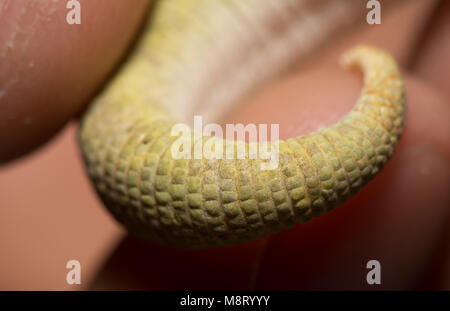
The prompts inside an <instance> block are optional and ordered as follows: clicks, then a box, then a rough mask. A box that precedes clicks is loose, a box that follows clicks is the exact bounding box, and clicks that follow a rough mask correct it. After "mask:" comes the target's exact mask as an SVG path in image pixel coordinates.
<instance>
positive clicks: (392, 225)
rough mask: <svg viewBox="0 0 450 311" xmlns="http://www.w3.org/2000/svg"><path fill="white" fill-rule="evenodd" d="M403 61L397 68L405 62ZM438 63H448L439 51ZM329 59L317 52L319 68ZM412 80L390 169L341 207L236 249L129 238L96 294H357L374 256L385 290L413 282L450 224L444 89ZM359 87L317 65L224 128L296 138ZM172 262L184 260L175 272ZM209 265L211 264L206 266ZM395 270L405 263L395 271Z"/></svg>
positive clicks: (332, 117) (351, 77) (341, 107)
mask: <svg viewBox="0 0 450 311" xmlns="http://www.w3.org/2000/svg"><path fill="white" fill-rule="evenodd" d="M384 38H386V37H384ZM386 41H389V40H386ZM393 41H395V40H393ZM397 48H398V47H397ZM330 50H333V49H332V48H330ZM398 50H400V51H402V48H398ZM404 54H405V55H406V54H408V53H404ZM404 54H403V53H400V54H399V55H400V58H401V57H402V56H401V55H404ZM330 55H333V53H330ZM435 57H436V56H435ZM404 58H405V59H403V60H402V59H400V62H401V63H402V62H403V63H404V64H408V63H411V61H408V60H407V58H408V57H404ZM418 59H419V60H420V57H419V58H418ZM437 59H441V60H442V62H443V63H444V64H446V63H445V55H442V57H441V58H437ZM335 60H336V59H335V58H333V57H332V56H329V57H328V58H327V56H324V58H323V59H320V60H318V63H327V62H328V63H333V62H335ZM414 75H415V74H407V79H406V84H407V92H408V94H409V102H408V107H409V109H408V115H407V126H406V128H405V132H404V135H403V138H402V141H401V145H400V146H399V148H398V150H397V153H396V155H395V156H394V158H393V159H392V161H391V162H392V163H389V164H388V166H387V167H386V168H385V171H384V172H383V173H382V174H381V175H380V176H379V177H377V178H376V179H375V180H374V182H373V183H372V184H370V185H369V186H368V187H367V189H364V190H363V191H362V192H361V193H360V194H359V195H358V196H357V197H356V198H355V199H353V200H351V201H350V202H348V203H347V204H346V205H345V206H343V207H341V208H339V209H337V210H336V211H334V212H333V213H331V214H330V215H329V216H327V217H326V218H324V219H317V220H316V221H314V222H311V223H310V224H308V225H299V226H297V227H296V228H295V229H293V230H290V231H287V232H285V233H282V234H280V235H277V236H275V237H272V238H269V239H268V240H259V241H256V242H254V243H251V244H245V245H240V246H237V247H234V248H225V249H219V250H205V251H199V252H189V251H180V250H170V249H165V248H160V247H156V246H153V245H148V244H144V243H141V242H137V241H135V240H134V239H132V238H127V239H126V240H125V242H124V243H122V244H121V246H120V247H119V248H118V250H117V252H116V253H115V255H114V256H112V258H111V260H110V261H109V262H108V264H106V265H105V269H104V270H103V272H102V273H101V274H100V275H99V277H98V279H97V281H96V283H95V284H96V285H97V288H159V289H161V288H165V289H170V288H179V289H183V288H190V289H192V288H203V289H205V288H211V286H213V287H215V288H237V287H239V288H249V287H252V288H265V289H268V288H271V289H273V288H286V289H295V288H359V287H361V278H363V277H364V275H365V274H364V273H365V271H366V270H365V268H364V264H365V262H366V261H367V260H366V259H367V258H372V257H374V258H380V261H381V262H382V265H383V267H386V268H383V269H386V274H387V276H386V283H387V284H386V287H387V288H399V287H400V288H408V287H412V286H417V284H414V283H415V281H417V277H418V274H421V273H420V272H421V271H418V269H425V268H426V266H427V265H426V263H427V262H428V261H429V260H432V257H433V256H432V255H433V254H434V251H435V250H437V249H439V245H440V243H443V242H442V241H440V238H439V237H440V236H441V234H440V233H441V231H442V230H443V228H444V227H445V219H447V218H448V212H447V210H446V206H447V205H448V202H449V198H448V194H447V188H446V185H448V182H449V180H448V169H449V168H448V165H449V164H448V158H449V152H448V137H446V136H445V134H446V133H448V125H447V124H446V120H447V117H448V115H449V111H448V106H447V105H446V104H447V102H448V101H447V99H446V97H445V96H444V95H442V94H441V93H442V92H440V91H439V90H435V89H434V88H433V86H430V85H429V83H428V82H427V81H423V80H422V79H420V78H418V77H416V76H414ZM447 81H448V80H447ZM360 86H361V81H360V77H359V76H358V75H357V74H354V73H349V72H345V71H343V70H340V69H336V68H332V67H326V66H324V67H314V71H312V70H310V71H303V72H299V73H297V74H295V75H294V76H291V77H289V78H286V79H284V80H281V81H278V82H277V83H275V84H274V85H273V86H271V87H269V88H267V89H266V90H265V91H264V92H263V93H261V94H259V95H256V96H255V97H254V98H253V99H252V100H250V101H249V102H248V103H247V104H246V105H243V106H242V108H241V109H242V110H240V111H235V112H234V113H233V115H230V116H228V117H225V118H224V119H226V120H224V122H230V121H233V122H235V121H241V122H244V123H245V122H254V123H260V122H269V123H280V129H281V130H282V132H281V135H282V136H283V137H288V136H293V135H298V134H302V133H304V131H310V130H313V129H315V127H317V126H318V125H319V124H331V123H333V122H334V121H336V120H337V119H338V118H339V117H340V116H342V115H343V114H344V113H345V112H347V111H348V110H349V109H350V107H351V105H352V104H353V103H354V100H355V99H356V97H357V95H358V92H359V90H360ZM301 89H304V90H307V91H299V90H301ZM330 102H333V103H334V104H333V106H332V107H330V104H329V103H330ZM280 103H282V104H283V105H284V106H283V107H284V108H285V109H280V108H279V107H280ZM299 103H302V104H301V105H299ZM423 103H427V104H426V105H424V104H423ZM274 107H276V109H275V108H274ZM256 108H257V109H256ZM294 116H295V119H294ZM293 123H298V127H297V126H295V127H292V126H290V125H292V124H293ZM288 126H290V127H288ZM380 193H382V194H383V195H382V196H380ZM410 193H414V195H410ZM408 199H409V200H408ZM429 202H433V204H431V205H430V206H428V205H429ZM446 217H447V218H446ZM412 228H414V229H412ZM424 233H426V234H424ZM308 237H309V238H308ZM393 237H394V238H393ZM417 241H420V243H418V244H417ZM399 245H401V246H402V247H398V246H399ZM137 258H139V260H138V259H137ZM167 258H170V260H169V261H168V260H167ZM179 258H183V264H182V265H178V266H179V267H180V269H179V270H178V269H173V267H176V266H177V264H179V263H180V262H179ZM330 258H332V259H333V260H330ZM211 262H215V266H214V267H211V268H209V269H211V270H205V269H206V268H205V266H207V265H210V263H211ZM405 262H406V263H408V264H407V265H405ZM258 263H259V264H258ZM155 265H157V266H158V267H161V266H163V267H164V266H166V267H167V268H171V269H168V270H170V271H172V272H171V273H167V271H165V270H164V269H161V270H162V271H164V273H161V274H158V273H159V272H158V271H155V270H153V269H150V268H149V267H150V266H155ZM283 267H286V269H283ZM399 267H404V268H403V271H401V273H399V272H398V268H399ZM199 271H202V273H198V272H199ZM206 271H207V272H206ZM254 271H259V272H257V273H255V272H254ZM383 271H384V270H383ZM389 271H391V272H392V273H389ZM205 272H206V273H205ZM394 272H395V273H394ZM383 273H384V272H383ZM255 275H256V277H255ZM361 275H362V276H361ZM383 275H384V274H383ZM389 276H390V277H391V278H393V277H394V276H395V279H389ZM119 279H120V281H119ZM330 280H332V282H330ZM241 286H242V287H241Z"/></svg>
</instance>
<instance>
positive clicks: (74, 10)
mask: <svg viewBox="0 0 450 311" xmlns="http://www.w3.org/2000/svg"><path fill="white" fill-rule="evenodd" d="M66 8H67V9H68V10H69V12H67V15H66V21H67V24H69V25H75V24H76V25H79V24H81V4H80V2H79V1H77V0H69V1H67V4H66Z"/></svg>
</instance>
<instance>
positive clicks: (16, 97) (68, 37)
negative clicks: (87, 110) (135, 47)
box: [0, 0, 149, 163]
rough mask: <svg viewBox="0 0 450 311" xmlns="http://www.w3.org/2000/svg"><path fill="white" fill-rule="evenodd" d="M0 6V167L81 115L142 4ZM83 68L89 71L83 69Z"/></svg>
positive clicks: (24, 1) (133, 28)
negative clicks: (74, 12) (76, 18)
mask: <svg viewBox="0 0 450 311" xmlns="http://www.w3.org/2000/svg"><path fill="white" fill-rule="evenodd" d="M66 3H67V1H62V0H59V1H51V0H43V1H28V0H18V1H16V0H14V1H9V0H5V1H1V2H0V25H1V26H0V107H1V114H0V145H1V146H2V148H1V149H0V163H1V162H6V161H8V160H11V159H13V158H16V157H18V156H20V155H23V154H25V153H26V152H29V151H31V150H33V149H34V148H36V147H37V146H39V145H41V144H43V143H44V142H46V141H47V140H48V139H49V138H51V137H52V135H54V134H55V133H56V132H58V131H59V130H60V129H61V128H62V127H63V126H64V125H65V124H66V123H67V122H68V120H69V119H70V118H72V117H73V116H74V115H76V114H78V113H80V111H81V110H82V108H83V103H86V102H87V101H88V100H89V99H90V98H91V97H92V96H93V95H94V94H95V93H96V92H97V91H98V89H99V88H100V87H101V86H102V83H103V81H104V80H105V79H107V77H108V75H109V74H111V72H112V71H113V70H114V69H115V67H116V66H117V64H118V63H119V62H120V60H121V58H122V57H123V56H124V54H125V52H126V51H127V49H128V48H129V46H130V43H131V42H132V40H133V38H134V37H135V35H136V32H137V30H138V28H139V26H140V25H141V22H142V19H143V17H144V15H145V12H146V7H147V6H148V5H149V1H147V0H134V1H127V3H125V2H124V1H122V0H96V1H89V0H87V1H86V0H84V1H83V0H82V1H80V3H81V6H82V10H83V11H82V12H83V14H82V21H81V24H80V25H75V26H74V25H69V24H68V23H67V22H66V14H67V12H68V10H67V9H66ZM86 68H89V71H87V70H86Z"/></svg>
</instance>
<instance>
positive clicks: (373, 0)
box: [366, 0, 381, 25]
mask: <svg viewBox="0 0 450 311" xmlns="http://www.w3.org/2000/svg"><path fill="white" fill-rule="evenodd" d="M366 8H367V9H370V11H369V12H368V13H367V16H366V21H367V24H369V25H374V24H376V25H379V24H381V3H380V1H378V0H369V1H367V4H366Z"/></svg>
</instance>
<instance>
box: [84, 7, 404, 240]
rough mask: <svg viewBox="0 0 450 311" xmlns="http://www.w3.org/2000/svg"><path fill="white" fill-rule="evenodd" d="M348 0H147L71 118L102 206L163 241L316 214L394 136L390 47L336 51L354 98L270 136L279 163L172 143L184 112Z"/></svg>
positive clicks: (325, 23)
mask: <svg viewBox="0 0 450 311" xmlns="http://www.w3.org/2000/svg"><path fill="white" fill-rule="evenodd" d="M349 2H351V1H347V0H346V1H315V0H314V1H301V0H300V1H297V0H295V1H294V0H286V1H280V0H245V1H243V0H222V1H220V0H185V1H181V0H164V1H159V2H158V3H157V4H156V7H155V9H154V13H153V15H152V18H151V21H150V23H149V25H148V26H147V29H145V31H144V34H143V36H142V38H141V40H140V43H139V44H138V46H137V49H136V50H135V51H134V53H133V55H132V56H131V58H130V59H129V61H128V62H127V63H126V64H125V66H124V67H123V68H122V69H121V72H120V73H119V74H118V75H117V76H116V77H115V78H114V79H113V80H112V81H111V83H110V84H109V86H108V87H107V89H106V90H105V91H104V92H103V93H102V94H101V95H100V96H99V97H98V98H97V99H96V100H95V102H94V104H93V105H92V106H91V108H90V109H89V111H88V112H87V113H86V115H85V116H84V118H83V121H82V124H81V128H80V137H79V140H80V145H81V149H82V153H83V157H84V160H85V163H86V167H87V170H88V174H89V176H90V178H91V179H92V181H93V183H94V185H95V187H96V190H97V192H98V193H99V195H100V196H101V198H102V200H103V202H104V203H105V205H106V207H107V208H108V210H109V211H110V212H111V213H112V214H113V215H114V217H115V218H116V219H117V220H118V221H119V222H121V223H122V224H123V225H124V226H125V227H126V228H127V229H128V230H129V232H130V233H132V234H135V235H137V236H139V237H141V238H144V239H146V240H149V241H152V242H155V243H159V244H163V245H168V246H176V247H187V248H198V247H211V246H222V245H233V244H236V243H240V242H244V241H249V240H252V239H254V238H257V237H263V236H266V235H267V234H270V233H276V232H279V231H281V230H283V229H285V228H288V227H292V226H294V225H295V224H296V223H297V222H306V221H308V220H310V219H311V218H312V217H315V216H319V215H321V214H323V213H326V212H327V211H330V210H332V209H333V208H334V207H336V206H339V205H341V204H342V203H343V202H344V201H346V200H347V199H348V198H350V197H351V196H352V195H354V194H356V193H357V192H358V191H359V190H360V189H361V188H362V187H363V186H364V185H365V184H367V183H368V182H369V181H370V180H371V179H372V178H373V177H374V176H375V175H376V174H377V173H378V172H379V171H380V170H381V168H382V167H383V166H384V165H385V163H386V162H387V161H388V159H389V158H390V157H391V155H392V153H393V151H394V148H395V146H396V144H397V141H398V139H399V136H400V134H401V131H402V127H403V122H404V111H405V92H404V86H403V82H402V79H401V76H400V72H399V69H398V67H397V65H396V63H395V61H394V60H393V58H392V57H391V56H389V55H388V54H386V53H385V52H383V51H380V50H378V49H376V48H372V47H368V46H363V45H362V46H358V47H355V48H353V49H352V50H350V51H349V52H347V53H346V54H345V55H344V57H343V62H344V63H345V64H346V65H350V66H356V67H358V68H361V69H362V71H363V73H364V87H363V89H362V91H361V95H360V97H359V99H358V101H357V103H356V106H355V107H354V108H353V109H352V110H351V111H350V112H349V113H348V114H347V115H346V116H345V117H344V118H343V119H342V120H341V121H340V122H338V123H337V124H335V125H333V126H331V127H329V128H325V129H322V130H320V131H317V132H314V133H311V134H309V135H306V136H301V137H297V138H290V139H287V140H284V141H280V142H279V165H278V168H277V169H274V170H261V169H260V164H261V163H262V160H259V159H255V160H250V159H245V160H220V159H213V160H208V159H193V160H190V159H181V160H177V159H174V158H172V153H171V146H172V144H173V142H174V141H175V140H176V139H177V138H178V137H176V136H172V135H171V129H172V126H173V125H175V124H177V123H178V122H180V121H185V120H187V119H189V116H191V118H192V114H193V113H194V112H196V111H205V114H206V115H208V117H209V118H213V117H214V116H217V115H215V114H214V113H217V112H216V111H219V112H221V111H223V109H224V107H225V106H224V105H225V104H226V103H229V102H237V101H238V100H239V99H241V98H242V96H244V95H246V94H248V92H249V91H251V90H254V89H255V88H256V87H259V86H260V85H262V84H263V83H265V82H267V81H268V79H270V78H271V77H273V76H275V75H276V74H278V73H280V72H282V70H285V69H287V68H288V66H289V64H290V63H291V61H292V60H293V59H295V57H296V56H306V55H308V53H311V52H313V51H314V50H315V49H317V47H318V46H319V44H321V43H323V42H325V41H326V40H327V39H328V38H330V36H332V35H333V34H334V33H335V31H336V30H339V29H341V28H343V27H344V26H345V25H346V24H348V21H349V20H351V19H355V18H361V16H364V15H361V14H363V13H362V12H360V11H359V12H357V11H355V10H354V9H353V6H351V5H347V4H348V3H349ZM346 3H347V4H346ZM336 4H338V6H336ZM308 27H309V28H308ZM305 29H307V30H306V31H305ZM330 104H331V103H330ZM208 139H210V138H209V137H203V140H204V141H205V142H206V141H207V140H208ZM247 149H248V146H247Z"/></svg>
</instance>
